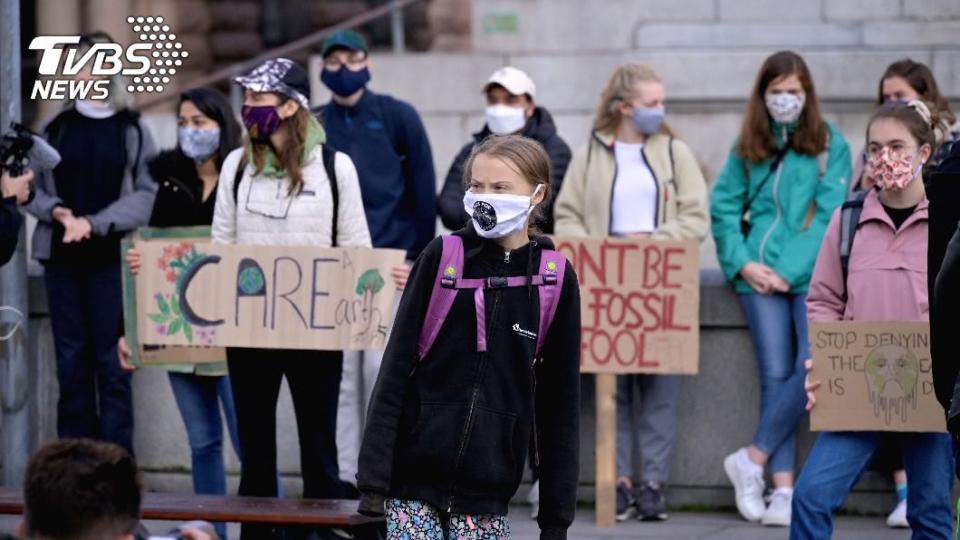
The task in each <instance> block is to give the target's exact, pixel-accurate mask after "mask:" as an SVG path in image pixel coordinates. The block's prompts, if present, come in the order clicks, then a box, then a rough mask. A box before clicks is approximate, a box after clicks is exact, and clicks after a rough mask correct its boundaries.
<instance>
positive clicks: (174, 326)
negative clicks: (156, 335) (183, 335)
mask: <svg viewBox="0 0 960 540" xmlns="http://www.w3.org/2000/svg"><path fill="white" fill-rule="evenodd" d="M181 326H183V321H181V320H180V319H177V320H175V321H173V322H172V323H170V327H169V328H167V335H168V336H173V335H176V333H177V332H179V331H180V327H181Z"/></svg>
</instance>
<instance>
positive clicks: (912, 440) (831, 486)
mask: <svg viewBox="0 0 960 540" xmlns="http://www.w3.org/2000/svg"><path fill="white" fill-rule="evenodd" d="M883 435H884V434H883V433H877V432H869V431H867V432H849V431H837V432H832V431H825V432H823V433H821V434H820V436H819V437H818V438H817V442H816V444H815V445H814V446H813V450H812V451H811V452H810V456H809V457H808V458H807V462H806V464H805V465H804V467H803V472H801V473H800V479H799V481H798V482H797V487H796V490H795V491H794V493H793V520H792V524H791V526H790V539H791V540H806V539H820V538H830V535H831V533H832V532H833V515H832V514H833V511H834V510H836V509H837V508H839V507H840V505H841V504H843V501H844V499H846V498H847V494H848V493H849V492H850V489H851V488H853V486H854V484H856V483H857V480H858V479H859V478H860V475H861V474H863V471H864V470H866V469H867V467H868V466H869V465H870V461H871V460H872V459H873V456H874V454H875V453H876V451H877V449H878V448H879V447H880V443H881V441H883V440H888V439H884V437H883ZM894 441H895V442H896V443H898V444H899V447H900V448H901V449H902V451H903V458H904V463H905V464H906V469H907V478H909V479H910V483H909V484H908V487H907V490H908V491H907V521H908V522H909V523H910V528H911V529H913V539H914V540H926V539H937V540H949V539H950V538H951V534H952V529H951V527H952V522H951V517H952V515H953V514H952V513H951V508H950V488H951V487H952V485H953V475H952V474H951V471H953V465H954V463H953V448H952V446H953V444H952V441H951V440H950V436H949V435H948V434H946V433H905V434H902V435H897V436H895V437H894Z"/></svg>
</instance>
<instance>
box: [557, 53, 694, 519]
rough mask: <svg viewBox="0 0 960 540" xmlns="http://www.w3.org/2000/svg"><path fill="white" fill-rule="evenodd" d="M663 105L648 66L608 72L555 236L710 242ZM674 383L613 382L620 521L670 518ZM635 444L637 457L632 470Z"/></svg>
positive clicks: (664, 379)
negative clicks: (591, 131) (614, 384)
mask: <svg viewBox="0 0 960 540" xmlns="http://www.w3.org/2000/svg"><path fill="white" fill-rule="evenodd" d="M665 103H666V89H665V87H664V85H663V82H662V81H661V80H660V77H659V76H658V75H657V73H656V72H655V71H654V70H653V68H651V67H650V66H647V65H644V64H624V65H622V66H619V67H618V68H617V69H616V70H614V72H613V74H611V76H610V80H609V81H608V82H607V86H606V87H605V88H604V90H603V94H602V95H601V96H600V102H599V104H598V106H597V114H596V117H595V119H594V122H593V133H592V134H591V137H590V141H589V142H588V143H587V145H586V146H585V147H584V148H581V149H580V150H579V151H578V152H577V153H576V154H574V157H573V161H571V163H570V167H569V168H568V169H567V174H566V176H565V177H564V180H563V185H562V188H561V190H560V195H559V197H558V198H557V204H556V207H555V210H554V217H555V219H556V229H555V230H556V233H557V234H558V235H570V236H593V237H603V236H608V235H613V236H626V237H631V238H649V239H653V240H696V241H698V242H699V241H701V240H703V239H704V238H705V237H706V236H707V231H708V230H709V216H708V215H707V183H706V181H705V180H704V179H703V174H702V173H701V172H700V167H699V165H698V164H697V159H696V157H695V156H694V155H693V152H692V151H691V149H690V147H689V146H687V145H686V143H684V142H683V141H682V140H680V139H679V138H677V137H675V136H674V134H673V132H672V131H671V130H670V128H669V127H668V126H667V125H666V124H665V123H664V121H663V120H664V114H665ZM680 380H681V379H680V376H679V375H660V374H656V375H655V374H642V375H638V374H629V375H620V376H618V377H617V520H618V521H626V520H627V519H630V518H632V517H638V518H639V519H641V520H644V521H662V520H665V519H667V501H666V496H665V492H666V484H667V481H668V480H669V477H668V475H669V472H670V459H671V457H672V455H673V445H674V444H673V443H674V440H675V439H676V428H677V426H676V424H677V400H678V398H679V395H680ZM635 404H636V405H637V406H638V407H634V405H635ZM634 412H637V414H634ZM634 446H636V447H637V448H638V449H640V454H641V456H642V460H641V462H640V463H639V465H638V466H637V467H634V462H633V456H634V452H633V448H634ZM637 480H638V481H637Z"/></svg>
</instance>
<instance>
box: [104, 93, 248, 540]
mask: <svg viewBox="0 0 960 540" xmlns="http://www.w3.org/2000/svg"><path fill="white" fill-rule="evenodd" d="M177 123H178V124H179V128H178V130H177V135H178V144H177V147H176V148H174V149H173V150H169V151H166V152H161V153H160V155H158V156H157V157H156V158H154V159H153V160H152V161H150V163H149V164H148V169H149V171H150V176H151V177H153V180H154V181H155V182H156V183H157V198H156V200H154V203H153V212H152V214H151V215H150V226H151V227H183V226H194V225H210V223H212V222H213V208H214V203H215V202H216V199H217V197H216V194H217V181H218V179H219V177H220V168H221V166H222V165H223V160H224V159H225V158H226V157H227V154H229V153H230V152H232V151H233V150H234V149H235V148H237V147H238V146H240V135H241V133H240V124H238V123H237V121H236V119H234V115H233V111H232V110H231V109H230V103H229V102H228V101H227V98H225V97H224V96H223V94H221V93H220V92H217V91H216V90H212V89H209V88H197V89H195V90H189V91H187V92H184V93H183V94H181V96H180V103H179V105H178V107H177ZM126 262H127V264H128V265H129V266H130V269H131V270H132V271H133V273H134V274H136V273H137V272H138V271H139V269H140V265H141V257H140V252H139V251H137V250H136V249H130V250H129V251H128V252H127V255H126ZM117 348H118V350H119V351H120V363H121V365H122V366H123V367H124V368H125V369H128V370H131V371H132V370H133V369H135V368H134V366H132V365H130V364H129V362H128V359H129V358H130V356H131V351H130V347H129V346H128V345H127V341H126V339H125V338H123V337H121V338H120V342H119V344H118V346H117ZM165 367H166V369H167V372H168V374H169V377H170V389H171V390H173V397H174V399H175V400H176V402H177V408H178V409H179V410H180V417H181V418H182V419H183V424H184V426H186V428H187V440H188V442H189V443H190V462H191V468H190V470H191V474H192V477H193V490H194V492H196V493H199V494H207V495H224V494H226V492H227V478H226V473H225V471H224V464H223V420H224V419H225V420H226V424H227V429H228V430H229V432H230V439H231V440H232V442H233V447H234V449H235V450H237V452H238V453H239V451H240V443H239V441H238V440H237V433H236V431H237V417H236V412H235V411H234V406H233V393H232V392H231V390H230V380H229V378H228V377H226V376H225V375H226V372H227V366H226V363H218V364H205V365H193V364H175V365H170V366H165ZM221 407H222V408H223V416H222V417H221V414H220V410H221ZM216 529H217V534H218V535H219V536H220V537H221V538H226V534H227V529H226V525H224V524H222V523H218V524H216Z"/></svg>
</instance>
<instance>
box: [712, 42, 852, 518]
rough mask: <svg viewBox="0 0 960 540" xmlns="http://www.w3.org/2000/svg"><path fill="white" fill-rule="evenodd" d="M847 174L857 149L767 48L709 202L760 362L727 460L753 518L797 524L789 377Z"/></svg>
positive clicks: (792, 65)
mask: <svg viewBox="0 0 960 540" xmlns="http://www.w3.org/2000/svg"><path fill="white" fill-rule="evenodd" d="M849 180H850V150H849V148H848V147H847V143H846V141H845V140H844V139H843V135H841V134H840V131H839V130H838V129H837V128H836V127H834V126H832V125H830V124H828V123H827V122H825V121H824V120H823V118H821V116H820V104H819V103H818V101H817V94H816V91H815V90H814V87H813V79H812V78H811V76H810V70H809V69H808V68H807V65H806V63H805V62H804V61H803V58H801V57H800V56H799V55H797V54H796V53H793V52H778V53H776V54H774V55H772V56H770V57H769V58H767V60H766V61H765V62H764V63H763V66H762V67H761V68H760V73H759V74H758V75H757V80H756V83H755V84H754V87H753V92H752V94H751V96H750V102H749V103H748V105H747V112H746V115H745V116H744V119H743V126H742V127H741V130H740V138H739V140H738V141H737V143H736V145H735V147H734V149H733V150H732V151H731V152H730V157H729V158H728V160H727V163H726V165H725V166H724V168H723V170H722V171H721V172H720V176H719V177H718V178H717V184H716V188H715V189H714V192H713V200H712V203H711V214H712V217H713V236H714V239H715V240H716V242H717V256H718V258H719V259H720V266H721V268H722V269H723V272H724V274H726V276H727V278H728V279H730V280H731V281H733V283H734V285H735V287H736V290H737V292H738V293H739V294H740V300H741V303H742V304H743V308H744V311H745V313H746V316H747V322H748V323H749V325H750V333H751V336H752V338H753V344H754V348H755V350H756V355H757V361H758V363H759V368H760V390H761V406H760V411H761V414H760V423H759V426H758V427H757V429H756V431H755V434H754V437H753V441H752V444H751V445H750V446H748V447H746V448H742V449H740V450H739V451H737V452H735V453H734V454H731V455H730V456H728V457H727V458H726V460H724V469H725V470H726V473H727V476H728V477H729V478H730V481H731V482H732V483H733V486H734V491H735V494H736V503H737V509H738V510H739V511H740V514H741V515H742V516H743V517H744V519H746V520H748V521H762V523H763V524H764V525H770V526H786V525H789V524H790V506H791V497H792V494H793V476H794V474H793V471H794V467H796V437H795V436H794V435H793V432H794V431H795V430H796V427H797V424H798V423H799V421H800V418H801V417H802V415H803V402H802V399H797V398H796V397H795V396H796V392H795V391H790V390H797V388H790V387H789V386H788V383H789V381H790V378H791V375H792V374H794V373H796V372H798V371H799V372H802V371H803V361H804V360H806V359H807V358H808V357H809V352H808V346H807V314H806V308H805V307H804V299H805V298H806V293H807V286H808V284H809V282H810V274H811V273H812V271H813V264H814V261H815V259H816V256H817V249H819V246H820V241H821V239H822V238H823V233H824V230H825V229H826V226H827V222H828V221H829V220H830V214H831V213H832V212H833V210H834V209H835V208H836V207H838V206H840V204H841V203H842V202H843V199H844V195H845V193H846V191H847V184H848V182H849ZM798 384H799V383H795V384H794V386H797V385H798ZM784 426H785V427H786V428H788V429H787V431H788V433H790V435H789V436H787V437H786V438H785V439H783V440H777V439H774V438H773V437H772V432H773V431H774V430H777V429H779V428H781V427H784ZM767 464H769V465H770V468H771V469H772V472H773V482H774V485H775V487H776V489H775V491H774V493H773V497H772V498H771V500H770V506H769V508H768V507H767V505H766V503H765V502H764V500H763V491H764V480H763V468H764V465H767Z"/></svg>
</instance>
